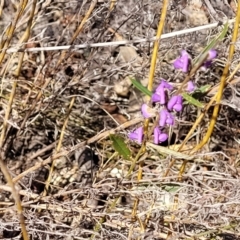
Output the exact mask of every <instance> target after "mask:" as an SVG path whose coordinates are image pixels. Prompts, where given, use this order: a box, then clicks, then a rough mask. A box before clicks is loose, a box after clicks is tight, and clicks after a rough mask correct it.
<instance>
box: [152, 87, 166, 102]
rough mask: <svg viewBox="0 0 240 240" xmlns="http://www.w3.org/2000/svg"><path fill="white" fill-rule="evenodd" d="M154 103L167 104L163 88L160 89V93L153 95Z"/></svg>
mask: <svg viewBox="0 0 240 240" xmlns="http://www.w3.org/2000/svg"><path fill="white" fill-rule="evenodd" d="M152 102H159V103H160V104H165V103H166V95H165V91H164V88H163V87H158V91H156V92H155V93H153V95H152Z"/></svg>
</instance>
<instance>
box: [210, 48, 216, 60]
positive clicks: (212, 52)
mask: <svg viewBox="0 0 240 240" xmlns="http://www.w3.org/2000/svg"><path fill="white" fill-rule="evenodd" d="M216 57H217V51H216V50H215V49H211V50H209V52H208V60H213V59H214V58H216Z"/></svg>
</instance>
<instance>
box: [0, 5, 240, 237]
mask: <svg viewBox="0 0 240 240" xmlns="http://www.w3.org/2000/svg"><path fill="white" fill-rule="evenodd" d="M165 2H167V1H165ZM189 2H191V1H189ZM2 3H3V4H2V5H1V10H2V11H0V13H1V18H2V19H1V20H2V21H1V29H2V32H3V34H2V37H1V42H0V46H1V49H2V51H1V54H0V64H1V70H0V75H1V78H0V79H1V85H0V86H1V92H0V101H1V102H0V104H1V105H0V116H1V118H0V123H1V137H0V147H1V156H0V157H1V159H0V160H1V161H0V163H1V164H0V165H1V170H2V171H1V173H0V209H1V213H0V214H1V220H0V239H7V238H11V239H24V240H25V239H67V240H70V239H86V238H88V239H240V230H239V229H240V226H239V225H240V221H239V214H240V200H239V199H240V180H239V162H240V160H239V159H240V158H239V154H240V153H239V150H238V147H239V144H240V143H239V140H238V139H239V138H240V131H239V124H240V114H239V110H240V107H239V104H238V102H239V96H240V94H239V90H238V85H239V74H238V71H237V67H238V64H239V42H238V41H237V42H236V44H235V52H234V54H233V61H232V62H231V65H230V66H229V67H230V68H229V69H230V71H229V74H228V76H230V75H231V74H232V78H233V79H232V80H231V81H229V84H228V85H226V86H224V91H223V97H222V100H221V108H220V111H219V113H218V118H217V121H216V123H215V127H214V131H213V134H212V135H211V138H210V140H209V141H207V143H206V144H204V147H201V149H200V151H198V152H194V153H193V152H191V150H192V149H194V147H196V146H197V144H199V142H200V141H201V140H202V139H203V137H204V136H205V134H206V132H207V130H208V126H209V121H210V119H211V116H212V111H213V106H210V107H209V111H208V112H204V117H203V119H202V121H201V122H200V123H199V124H198V126H197V128H196V130H195V132H194V134H192V135H191V136H190V138H189V139H188V141H186V142H185V145H184V146H183V145H182V147H181V151H180V152H178V151H177V149H179V146H180V145H181V144H182V143H183V141H184V139H185V137H186V135H187V134H188V132H189V130H190V128H191V126H192V125H193V124H194V122H195V121H196V119H197V118H198V117H199V115H200V114H201V111H200V110H198V109H197V108H196V107H194V106H191V105H186V106H185V108H184V111H183V112H182V114H181V115H180V116H179V118H178V122H177V125H176V126H175V127H174V129H173V131H172V136H171V138H170V139H171V141H170V146H169V147H167V146H161V147H156V146H154V145H151V144H150V143H147V146H146V150H145V151H143V152H139V149H140V148H139V146H138V145H135V144H133V143H131V142H129V141H128V140H127V137H126V136H127V131H128V129H129V128H130V129H131V128H134V127H135V126H138V125H139V124H142V118H141V117H140V114H139V107H140V105H141V103H142V102H143V101H145V97H144V96H143V94H141V93H140V92H139V91H137V90H136V89H134V88H133V87H132V86H131V84H127V81H126V79H128V77H132V76H134V77H136V78H138V79H140V81H141V82H142V84H144V85H145V86H146V85H147V84H146V80H147V79H149V69H150V61H151V57H152V49H153V42H152V40H153V38H154V37H155V35H156V32H157V28H158V22H159V20H160V12H161V8H162V6H163V5H162V1H157V0H156V1H147V0H146V1H145V0H144V1H136V0H131V1H65V2H62V1H57V0H56V1H43V3H41V2H40V3H39V2H38V1H37V2H36V1H33V0H32V1H21V3H20V5H19V6H21V8H19V6H18V5H17V2H16V1H8V2H7V1H2ZM34 3H37V4H36V6H34ZM195 3H196V2H195ZM203 3H205V4H206V5H203V7H202V8H199V9H198V8H197V7H198V5H194V8H193V9H192V10H191V11H193V13H194V14H195V12H194V11H195V10H196V11H197V13H198V14H206V16H205V18H203V17H202V18H201V17H200V18H198V19H208V21H209V23H208V24H210V25H209V27H208V28H205V27H204V24H206V23H205V22H204V23H201V22H198V23H196V21H195V20H196V19H195V20H194V22H193V18H192V16H191V13H192V12H191V11H190V10H189V9H191V8H192V7H193V6H192V5H191V4H190V5H188V6H184V3H183V2H182V3H179V1H169V5H168V7H167V15H166V21H165V25H164V28H163V33H164V34H168V33H171V34H172V35H171V36H170V35H165V36H168V37H169V36H170V37H169V38H167V39H165V38H164V37H163V38H162V40H161V44H160V48H159V50H158V51H156V50H157V48H155V49H156V50H155V54H158V58H157V61H156V65H155V66H153V65H152V67H151V69H152V70H151V74H150V76H151V75H152V77H153V76H155V78H154V82H153V85H154V86H155V85H156V84H157V83H158V81H159V80H158V79H159V78H165V79H168V80H170V81H171V82H172V83H173V84H174V85H175V86H176V87H178V89H180V88H181V82H182V81H183V80H184V79H185V76H184V75H183V74H182V73H177V72H176V71H175V70H174V69H173V67H172V64H171V62H172V60H174V59H175V57H176V56H178V54H179V52H180V51H181V49H187V50H188V51H189V52H190V53H191V55H192V57H193V58H196V57H197V56H198V55H199V53H200V52H201V51H202V49H203V48H204V47H205V46H206V45H207V44H208V42H209V41H210V40H211V39H212V38H214V37H215V36H217V35H218V34H219V32H220V31H221V29H222V26H218V25H216V26H214V27H213V25H211V24H213V23H214V24H215V23H216V20H218V18H219V19H222V18H223V16H225V17H226V19H227V18H228V19H230V18H232V17H233V16H232V14H233V13H234V10H235V11H236V9H237V7H236V4H235V1H231V7H232V8H230V7H229V6H227V5H226V6H225V7H226V8H225V9H224V10H223V7H222V4H219V6H218V5H217V4H216V3H212V1H206V2H205V1H203ZM209 4H210V5H211V4H212V6H213V8H209V6H210V5H209ZM218 7H219V8H218ZM227 7H228V8H227ZM196 8H197V9H196ZM213 10H215V11H216V12H215V11H213ZM182 12H184V13H185V15H184V14H182ZM230 13H231V14H230ZM216 14H217V15H216ZM228 14H229V15H228ZM226 19H224V20H226ZM10 20H11V21H12V23H11V24H9V21H10ZM163 20H164V19H162V21H163ZM233 22H234V21H232V22H231V24H230V27H229V30H228V34H227V35H226V37H225V38H224V40H223V41H221V42H219V43H218V45H217V47H216V48H217V50H218V52H219V56H218V59H217V60H216V62H215V63H214V64H213V66H212V68H211V69H209V70H207V71H205V72H204V71H197V72H196V73H194V78H195V81H196V83H197V84H198V86H203V85H206V84H210V85H211V89H210V91H209V92H208V93H207V94H205V95H204V96H201V98H200V100H201V102H203V103H204V104H207V103H208V102H210V100H211V98H212V97H213V95H214V94H216V92H218V93H219V90H218V89H219V81H220V77H221V75H222V72H223V68H224V66H225V65H226V64H227V59H228V56H229V54H228V48H229V46H230V44H231V41H232V40H231V39H232V37H231V36H232V32H233V24H232V23H233ZM15 25H16V26H15ZM196 26H200V28H201V29H197V31H195V32H190V30H189V29H191V28H193V27H196ZM210 27H211V28H210ZM179 30H184V31H185V34H184V35H179V34H176V33H174V32H177V31H179ZM195 30H196V29H195ZM160 32H161V31H160ZM160 32H159V33H160ZM160 35H161V34H160ZM176 35H177V36H176ZM142 39H149V40H148V41H146V40H144V41H142ZM150 39H151V40H150ZM125 40H126V41H127V42H122V41H125ZM116 41H121V42H120V43H121V44H122V45H120V46H119V45H117V44H116V45H115V44H112V42H116ZM95 43H97V44H98V43H103V45H100V46H95V45H92V44H95ZM126 43H128V44H126ZM70 45H72V46H74V45H81V47H80V48H78V47H72V48H70V50H69V49H67V50H66V49H64V50H63V51H60V50H56V48H54V47H55V46H70ZM24 49H26V51H24ZM33 50H34V51H33ZM45 50H48V51H45ZM153 63H154V59H153V60H152V64H153ZM228 76H227V77H228ZM223 81H225V79H224V80H223ZM122 84H123V85H122ZM121 87H122V88H121ZM119 88H120V89H122V90H121V91H122V92H121V91H120V90H119ZM123 90H126V93H123ZM219 100H220V99H219ZM113 133H117V134H119V135H121V136H122V137H124V138H125V140H126V142H127V144H128V147H129V148H130V149H131V153H132V158H133V159H134V160H133V161H129V160H126V159H124V158H123V157H121V156H119V155H118V154H116V153H115V152H114V150H113V148H112V142H111V141H110V139H109V134H113ZM142 149H144V148H142ZM134 161H136V164H135V163H134V164H133V162H134ZM171 162H172V163H174V164H172V166H171V167H170V168H169V166H170V163H171ZM183 163H185V164H186V165H185V168H184V171H183ZM129 169H132V171H130V170H129ZM181 171H182V173H181ZM166 172H167V174H166ZM25 227H26V229H25Z"/></svg>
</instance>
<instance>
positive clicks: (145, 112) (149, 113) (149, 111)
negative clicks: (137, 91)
mask: <svg viewBox="0 0 240 240" xmlns="http://www.w3.org/2000/svg"><path fill="white" fill-rule="evenodd" d="M141 111H142V115H143V116H144V117H145V118H151V117H153V116H154V115H155V114H154V113H155V112H154V110H153V109H152V108H150V107H149V106H148V105H147V104H146V103H144V104H143V105H142V107H141Z"/></svg>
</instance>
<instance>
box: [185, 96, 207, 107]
mask: <svg viewBox="0 0 240 240" xmlns="http://www.w3.org/2000/svg"><path fill="white" fill-rule="evenodd" d="M182 96H183V98H184V99H185V100H186V101H187V102H188V103H190V104H192V105H194V106H196V107H200V108H203V107H204V105H203V104H202V103H201V102H199V101H198V100H197V99H195V98H194V97H192V96H191V95H189V94H187V93H182Z"/></svg>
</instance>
